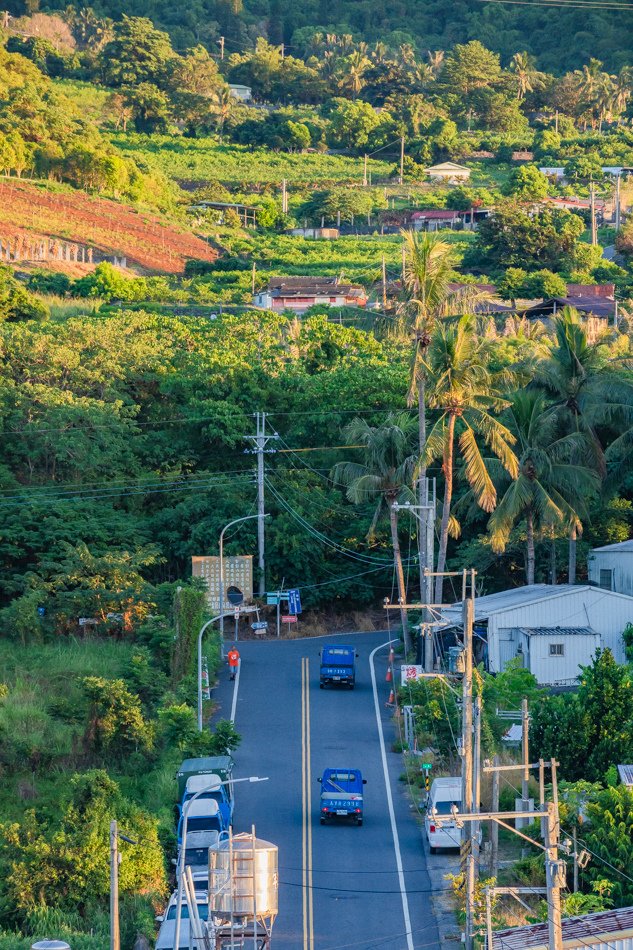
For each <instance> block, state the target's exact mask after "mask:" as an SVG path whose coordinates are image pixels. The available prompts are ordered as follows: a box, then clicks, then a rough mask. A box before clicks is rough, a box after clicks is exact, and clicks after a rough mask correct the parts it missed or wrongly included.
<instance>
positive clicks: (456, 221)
mask: <svg viewBox="0 0 633 950" xmlns="http://www.w3.org/2000/svg"><path fill="white" fill-rule="evenodd" d="M490 213H491V212H490V208H466V209H465V210H464V211H451V210H450V209H445V208H421V209H420V210H419V211H414V212H413V214H412V215H411V223H412V225H413V230H414V231H439V230H440V229H441V228H450V229H451V230H452V229H453V228H460V229H461V228H463V229H464V230H465V231H474V230H475V229H476V228H477V225H478V224H479V222H480V221H484V220H485V219H486V218H488V217H489V216H490Z"/></svg>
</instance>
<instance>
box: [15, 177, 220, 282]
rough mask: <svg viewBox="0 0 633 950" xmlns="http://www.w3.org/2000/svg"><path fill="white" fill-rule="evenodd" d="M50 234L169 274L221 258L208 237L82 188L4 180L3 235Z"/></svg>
mask: <svg viewBox="0 0 633 950" xmlns="http://www.w3.org/2000/svg"><path fill="white" fill-rule="evenodd" d="M45 238H47V239H49V240H54V241H57V242H68V243H72V244H78V245H80V246H84V247H92V248H94V249H95V250H97V251H99V252H100V253H101V254H103V255H105V256H110V255H115V254H116V255H117V256H125V257H126V258H127V261H128V264H131V265H136V266H138V267H140V268H142V269H144V270H147V271H159V272H164V273H174V274H180V273H182V271H183V270H184V266H185V261H186V260H187V259H188V258H197V259H199V260H205V261H214V260H215V259H216V257H217V252H216V251H215V250H214V249H213V248H212V247H210V246H209V244H207V243H206V242H205V241H203V240H201V239H200V238H198V237H196V236H195V235H194V234H191V233H188V232H186V231H180V230H178V229H176V228H175V227H173V226H171V225H166V224H163V222H162V221H161V220H160V218H158V217H156V216H155V215H151V214H145V213H143V212H140V211H136V210H135V209H133V208H131V207H128V206H125V205H119V204H117V203H116V202H115V201H106V200H104V199H102V198H92V197H89V196H88V195H86V194H83V193H81V192H73V193H70V192H69V193H66V192H56V191H49V190H47V189H45V188H42V187H38V186H36V185H35V184H33V183H30V182H25V181H18V180H16V179H8V178H0V239H1V240H2V241H3V243H4V242H7V241H9V242H12V243H13V242H15V241H18V242H22V241H24V242H26V243H27V244H28V243H29V242H33V241H38V240H42V239H45Z"/></svg>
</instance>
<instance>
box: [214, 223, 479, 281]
mask: <svg viewBox="0 0 633 950" xmlns="http://www.w3.org/2000/svg"><path fill="white" fill-rule="evenodd" d="M441 237H442V240H444V241H447V242H450V243H451V244H452V245H453V247H454V249H455V263H456V264H458V263H459V261H460V260H461V258H462V256H463V254H464V251H465V249H466V247H467V246H468V244H469V243H470V241H472V240H473V235H472V234H471V233H470V232H468V231H459V232H456V231H442V232H441ZM227 243H229V244H230V250H231V251H232V252H233V253H238V254H242V255H248V257H249V258H251V257H252V259H253V261H254V262H255V264H256V266H257V268H258V270H267V271H269V272H270V273H279V274H306V275H314V276H318V275H322V274H327V275H330V276H341V275H342V276H344V277H346V278H349V279H352V280H361V281H363V282H367V281H375V280H378V279H379V278H380V272H381V267H382V259H383V256H384V258H385V264H386V266H387V269H388V277H389V278H396V277H399V276H400V271H401V267H402V238H401V237H400V236H399V235H398V234H389V235H379V234H368V235H359V236H356V235H350V236H346V237H340V238H337V239H335V240H332V241H325V240H323V241H315V240H310V239H308V238H303V237H294V236H291V235H286V234H275V235H258V236H257V239H255V238H243V239H239V240H234V241H231V242H227Z"/></svg>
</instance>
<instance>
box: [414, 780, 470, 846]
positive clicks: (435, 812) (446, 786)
mask: <svg viewBox="0 0 633 950" xmlns="http://www.w3.org/2000/svg"><path fill="white" fill-rule="evenodd" d="M453 807H455V808H456V809H457V811H461V808H462V780H461V778H456V777H453V776H448V777H447V778H436V779H433V783H432V785H431V791H430V792H429V797H428V800H427V803H426V817H425V819H424V827H425V829H426V837H427V839H428V842H429V851H430V852H431V854H435V853H436V851H437V850H438V849H439V848H444V849H447V848H459V847H461V844H462V841H463V837H464V829H463V828H458V827H457V825H456V824H455V822H454V821H453V820H452V819H451V818H450V815H451V813H452V811H453ZM445 817H448V818H449V820H448V821H446V820H444V821H442V823H441V825H438V824H437V822H436V821H435V819H436V818H443V819H444V818H445Z"/></svg>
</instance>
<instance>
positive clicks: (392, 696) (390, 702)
mask: <svg viewBox="0 0 633 950" xmlns="http://www.w3.org/2000/svg"><path fill="white" fill-rule="evenodd" d="M395 701H396V694H395V693H394V691H393V690H391V692H390V693H389V699H388V700H387V702H386V703H385V706H393V704H394V703H395Z"/></svg>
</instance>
